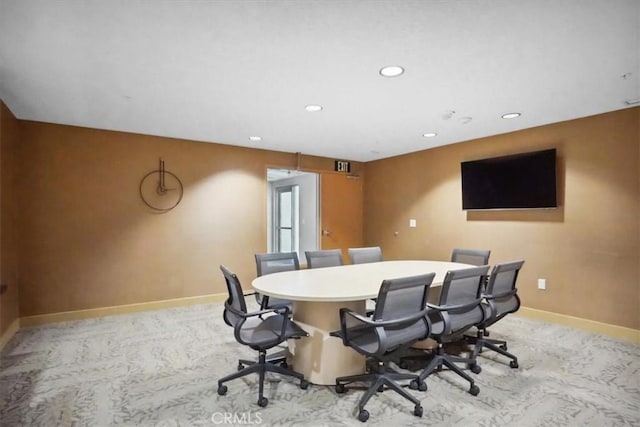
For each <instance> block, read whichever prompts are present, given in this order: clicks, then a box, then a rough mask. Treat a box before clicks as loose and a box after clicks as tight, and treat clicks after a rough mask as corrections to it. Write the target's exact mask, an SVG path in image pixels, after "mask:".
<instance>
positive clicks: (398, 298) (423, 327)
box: [372, 273, 435, 349]
mask: <svg viewBox="0 0 640 427" xmlns="http://www.w3.org/2000/svg"><path fill="white" fill-rule="evenodd" d="M434 277H435V273H429V274H421V275H417V276H410V277H401V278H397V279H387V280H384V281H383V282H382V285H381V286H380V291H379V292H378V298H377V303H376V308H375V310H374V312H373V317H372V319H373V320H374V321H375V320H389V321H393V320H396V319H402V318H406V317H410V316H413V315H416V314H418V315H419V318H418V319H417V320H416V321H415V322H413V323H412V324H404V323H400V324H398V325H397V326H385V327H384V334H385V337H384V338H385V339H384V340H383V341H384V344H385V347H386V349H390V348H394V347H396V346H398V345H402V344H406V343H411V342H413V341H417V340H419V339H423V338H426V337H427V336H428V335H429V324H428V323H427V320H426V314H427V308H426V306H427V297H428V294H429V288H430V286H431V282H433V278H434ZM420 313H421V314H420Z"/></svg>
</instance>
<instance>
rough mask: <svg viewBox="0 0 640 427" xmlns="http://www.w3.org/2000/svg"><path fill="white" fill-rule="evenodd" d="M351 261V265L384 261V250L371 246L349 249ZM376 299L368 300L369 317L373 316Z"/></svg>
mask: <svg viewBox="0 0 640 427" xmlns="http://www.w3.org/2000/svg"><path fill="white" fill-rule="evenodd" d="M347 252H348V253H349V259H351V264H367V263H370V262H380V261H382V249H381V248H380V246H369V247H364V248H349V249H347ZM375 303H376V299H375V298H371V299H368V300H367V316H370V315H372V314H373V310H374V309H375Z"/></svg>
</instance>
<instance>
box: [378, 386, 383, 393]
mask: <svg viewBox="0 0 640 427" xmlns="http://www.w3.org/2000/svg"><path fill="white" fill-rule="evenodd" d="M383 391H384V386H383V385H381V386H380V387H378V393H382V392H383Z"/></svg>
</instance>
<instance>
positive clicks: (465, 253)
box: [451, 248, 491, 266]
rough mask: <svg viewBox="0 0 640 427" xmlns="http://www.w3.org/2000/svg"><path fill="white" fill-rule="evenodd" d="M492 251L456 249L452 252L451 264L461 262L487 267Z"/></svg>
mask: <svg viewBox="0 0 640 427" xmlns="http://www.w3.org/2000/svg"><path fill="white" fill-rule="evenodd" d="M490 255H491V251H490V250H487V249H463V248H454V249H453V251H452V252H451V262H461V263H463V264H471V265H477V266H481V265H487V264H489V256H490Z"/></svg>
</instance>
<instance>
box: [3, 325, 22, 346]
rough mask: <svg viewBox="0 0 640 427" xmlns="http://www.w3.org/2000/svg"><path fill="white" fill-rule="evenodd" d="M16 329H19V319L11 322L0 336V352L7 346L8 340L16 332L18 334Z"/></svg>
mask: <svg viewBox="0 0 640 427" xmlns="http://www.w3.org/2000/svg"><path fill="white" fill-rule="evenodd" d="M18 329H20V319H15V320H14V321H13V322H11V324H10V325H9V327H8V328H7V330H6V331H5V332H4V334H2V336H0V351H2V349H3V348H4V346H5V345H7V343H8V342H9V340H10V339H11V338H12V337H13V336H14V335H15V334H16V332H18Z"/></svg>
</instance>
